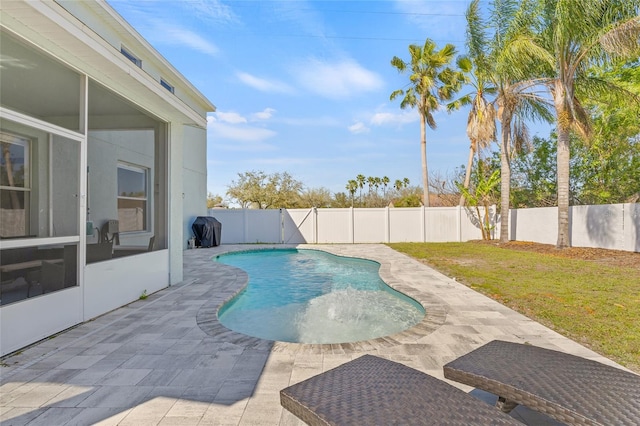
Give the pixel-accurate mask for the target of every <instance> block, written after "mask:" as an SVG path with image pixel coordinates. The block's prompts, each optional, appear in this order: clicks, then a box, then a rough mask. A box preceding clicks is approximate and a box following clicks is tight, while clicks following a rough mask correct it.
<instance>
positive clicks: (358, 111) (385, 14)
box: [109, 0, 548, 199]
mask: <svg viewBox="0 0 640 426" xmlns="http://www.w3.org/2000/svg"><path fill="white" fill-rule="evenodd" d="M109 4H111V6H112V7H114V8H115V9H116V10H117V11H118V13H120V14H121V15H122V16H123V17H124V18H125V19H126V20H127V21H128V22H129V23H130V24H131V25H132V26H133V27H134V28H135V29H136V30H137V31H138V32H139V33H140V34H141V35H142V36H143V37H144V38H145V39H147V40H148V41H149V42H150V43H151V44H152V45H153V46H154V47H155V48H156V49H157V50H158V51H159V52H160V53H161V54H162V55H163V56H164V57H165V58H166V59H167V60H169V61H170V62H171V63H172V64H173V65H174V66H175V67H176V68H177V69H178V70H179V71H180V72H181V73H182V74H183V75H184V76H185V77H186V78H187V79H188V80H190V81H191V82H192V83H193V84H194V85H195V86H196V87H197V88H198V89H199V90H200V91H201V92H202V93H203V94H204V95H205V96H207V98H209V99H210V100H211V101H212V102H213V103H214V104H215V105H216V107H217V112H215V113H213V114H211V115H210V116H209V117H208V130H207V136H208V155H207V157H208V158H207V165H208V182H207V189H208V191H209V192H212V193H213V194H217V195H221V196H223V197H224V198H225V199H226V195H225V193H226V190H227V186H228V185H229V184H230V183H231V182H232V181H233V180H235V179H237V177H238V173H241V172H246V171H251V170H255V171H258V170H260V171H264V172H266V173H274V172H285V171H286V172H289V173H290V174H291V175H293V176H294V177H295V178H296V179H298V180H300V181H302V182H303V183H304V184H305V185H306V187H308V188H318V187H324V188H327V189H329V190H330V191H331V192H332V193H335V192H345V185H346V184H347V181H348V180H349V179H353V178H355V176H356V175H358V174H363V175H365V176H377V177H383V176H388V177H389V178H390V179H391V181H392V182H393V181H394V180H396V179H403V178H405V177H406V178H409V179H410V181H411V184H414V185H420V184H421V160H420V143H419V142H420V124H419V116H418V114H417V112H416V111H415V110H402V109H400V105H399V104H400V102H399V100H396V101H394V102H391V101H390V100H389V95H390V94H391V92H393V91H394V90H396V89H399V88H406V85H407V82H408V75H401V74H398V72H397V70H396V69H394V68H393V67H392V66H391V65H390V61H391V58H392V57H393V56H394V55H395V56H399V57H401V58H402V59H404V60H408V59H409V53H408V49H407V48H408V45H409V44H411V43H419V44H422V43H424V40H425V38H427V37H428V38H431V39H433V40H434V41H435V42H436V43H437V44H438V46H439V47H442V46H444V45H445V44H446V43H453V44H454V45H456V46H457V48H458V51H459V52H460V53H462V52H463V51H464V39H465V19H464V11H465V9H466V7H467V4H468V1H466V0H464V1H456V0H448V1H431V0H421V1H420V0H412V1H407V0H394V1H304V0H297V1H218V0H212V1H205V0H189V1H166V0H160V1H154V0H134V1H130V0H128V1H124V0H109ZM467 112H468V111H467V110H461V111H458V112H455V113H453V114H448V113H447V112H446V111H444V110H443V111H439V112H437V113H436V114H435V118H436V122H437V125H438V128H437V130H435V131H433V130H430V129H428V130H427V158H428V164H429V171H430V172H439V173H440V174H441V175H442V176H445V175H447V174H448V173H452V172H453V170H454V169H455V168H456V167H458V166H460V165H462V164H464V163H466V159H467V155H468V149H469V142H468V139H467V137H466V133H465V128H466V116H467ZM532 133H535V132H532ZM546 135H548V133H546V134H542V135H541V136H546ZM494 149H496V147H495V146H494Z"/></svg>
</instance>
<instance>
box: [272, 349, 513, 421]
mask: <svg viewBox="0 0 640 426" xmlns="http://www.w3.org/2000/svg"><path fill="white" fill-rule="evenodd" d="M280 402H281V404H282V406H283V407H284V408H286V409H287V410H289V411H291V412H292V413H293V414H295V415H296V416H297V417H298V418H300V419H301V420H303V421H304V422H305V423H307V424H309V425H391V424H402V425H442V424H447V425H464V426H467V425H510V424H513V425H522V424H521V423H519V422H517V421H516V420H515V419H513V418H512V417H510V416H508V415H507V414H505V413H502V412H501V411H500V410H498V409H496V408H495V407H492V406H490V405H488V404H486V403H485V402H482V401H480V400H479V399H476V398H474V397H473V396H471V395H469V394H467V393H465V392H463V391H462V390H460V389H458V388H456V387H454V386H451V385H450V384H448V383H446V382H444V381H441V380H438V379H436V378H434V377H431V376H429V375H428V374H425V373H422V372H420V371H418V370H414V369H413V368H409V367H407V366H404V365H402V364H398V363H396V362H393V361H389V360H386V359H382V358H378V357H375V356H372V355H364V356H362V357H360V358H358V359H355V360H353V361H349V362H347V363H345V364H342V365H341V366H339V367H337V368H334V369H332V370H329V371H326V372H324V373H322V374H319V375H317V376H314V377H312V378H310V379H307V380H305V381H302V382H300V383H297V384H295V385H292V386H289V387H288V388H286V389H283V390H281V391H280Z"/></svg>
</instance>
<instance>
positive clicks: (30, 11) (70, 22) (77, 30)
mask: <svg viewBox="0 0 640 426" xmlns="http://www.w3.org/2000/svg"><path fill="white" fill-rule="evenodd" d="M104 13H105V16H107V15H106V12H104ZM0 20H1V22H2V25H3V26H5V27H6V28H8V29H10V30H11V31H12V32H14V33H15V34H17V35H19V36H21V37H23V38H24V39H25V40H27V41H29V42H31V43H33V44H35V45H37V46H38V47H39V48H41V49H43V50H45V51H47V52H48V53H50V54H51V55H53V56H54V57H56V58H57V59H58V60H61V61H63V62H65V63H66V64H67V65H68V66H69V67H70V68H72V69H76V70H77V71H79V72H81V73H85V74H87V75H88V76H89V77H91V78H93V79H94V80H96V81H97V82H99V83H100V84H102V85H104V86H106V87H108V88H109V89H111V90H113V91H115V92H116V93H118V94H119V95H120V96H122V97H124V98H126V99H127V100H129V101H130V102H132V103H134V104H136V105H138V106H140V107H141V108H142V109H144V110H147V111H149V112H150V113H151V114H153V115H155V116H157V117H158V118H160V119H161V120H164V121H180V122H182V123H183V124H190V125H196V126H200V127H205V126H206V117H203V116H202V114H201V113H198V112H196V111H194V110H193V109H192V108H190V107H189V106H188V105H186V104H185V103H184V102H182V101H181V100H180V99H178V98H177V97H175V96H173V95H172V94H170V93H169V92H167V91H166V90H165V89H164V88H162V87H161V86H160V85H159V84H158V83H157V82H156V81H155V80H154V79H152V78H151V77H150V76H149V75H148V74H146V73H145V72H144V71H143V70H141V69H140V68H138V67H137V66H136V65H134V64H133V63H132V62H130V61H129V60H128V59H126V58H125V57H124V56H123V55H122V54H121V53H120V52H119V51H118V50H116V49H115V48H114V47H113V46H111V45H110V44H109V43H107V42H106V41H105V40H103V39H101V38H100V37H98V36H97V35H96V34H95V33H94V32H93V31H92V30H91V29H90V28H88V27H87V26H86V25H84V24H82V23H81V22H79V21H78V20H77V19H76V18H74V17H73V16H72V15H70V14H69V13H68V12H66V11H65V10H63V9H61V8H60V6H58V5H57V4H55V3H53V2H49V3H43V2H18V1H6V2H3V4H2V14H0ZM205 112H206V111H205Z"/></svg>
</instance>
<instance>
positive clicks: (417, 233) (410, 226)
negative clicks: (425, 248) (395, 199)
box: [389, 207, 424, 243]
mask: <svg viewBox="0 0 640 426" xmlns="http://www.w3.org/2000/svg"><path fill="white" fill-rule="evenodd" d="M423 211H424V210H423V209H422V207H408V208H401V209H400V208H397V209H396V208H394V209H389V241H390V242H392V243H405V242H423V241H424V226H423V225H422V221H423V217H424V216H423Z"/></svg>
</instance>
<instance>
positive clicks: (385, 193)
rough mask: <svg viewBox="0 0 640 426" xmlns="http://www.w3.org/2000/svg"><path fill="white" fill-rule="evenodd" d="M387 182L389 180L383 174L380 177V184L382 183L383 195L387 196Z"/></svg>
mask: <svg viewBox="0 0 640 426" xmlns="http://www.w3.org/2000/svg"><path fill="white" fill-rule="evenodd" d="M389 182H390V180H389V177H388V176H383V177H382V185H384V189H383V192H384V196H385V197H386V196H387V186H388V185H389Z"/></svg>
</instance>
